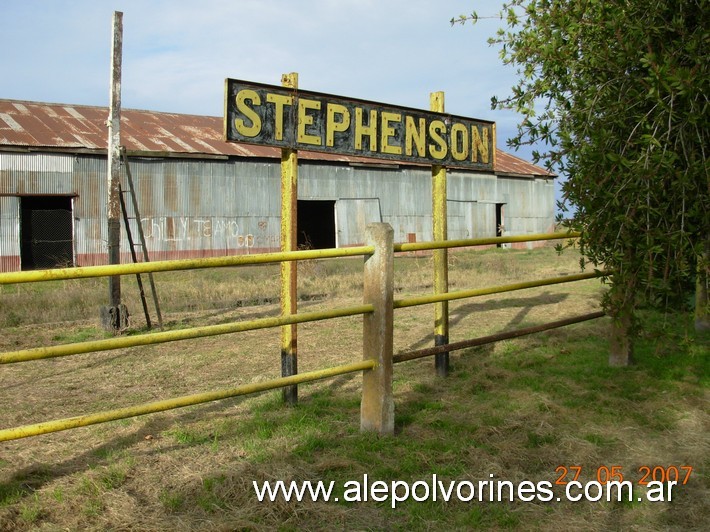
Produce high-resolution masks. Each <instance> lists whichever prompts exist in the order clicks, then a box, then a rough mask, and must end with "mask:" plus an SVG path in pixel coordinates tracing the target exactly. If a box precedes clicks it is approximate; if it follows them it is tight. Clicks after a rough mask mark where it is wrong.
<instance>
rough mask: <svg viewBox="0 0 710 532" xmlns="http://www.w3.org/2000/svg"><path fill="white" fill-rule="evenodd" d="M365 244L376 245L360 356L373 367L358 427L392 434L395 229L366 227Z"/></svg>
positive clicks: (368, 269)
mask: <svg viewBox="0 0 710 532" xmlns="http://www.w3.org/2000/svg"><path fill="white" fill-rule="evenodd" d="M366 235H367V244H368V245H370V246H374V247H375V251H374V253H373V254H372V255H366V256H365V275H364V302H365V303H366V304H367V303H369V304H371V305H373V306H374V308H375V310H374V312H372V313H371V314H365V316H364V317H363V342H362V347H363V359H365V360H370V359H372V360H375V362H376V366H375V367H374V368H373V369H372V370H369V371H365V372H363V375H362V403H361V405H360V430H361V431H377V432H378V433H379V434H380V435H383V436H384V435H391V434H394V399H393V397H392V351H393V347H392V346H393V338H392V335H393V329H394V326H393V317H394V306H393V299H394V280H393V279H394V250H393V244H394V230H393V229H392V227H391V226H390V225H389V224H385V223H374V224H369V225H368V226H367V232H366Z"/></svg>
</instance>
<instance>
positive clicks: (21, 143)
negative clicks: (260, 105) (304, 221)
mask: <svg viewBox="0 0 710 532" xmlns="http://www.w3.org/2000/svg"><path fill="white" fill-rule="evenodd" d="M107 120H108V108H107V107H95V106H88V105H69V104H57V103H41V102H28V101H21V100H6V99H0V148H7V147H16V148H21V149H22V148H24V149H50V150H60V151H70V152H77V151H78V152H81V151H89V152H105V151H106V146H107V140H108V130H107ZM222 129H223V119H222V118H221V117H214V116H198V115H186V114H177V113H162V112H155V111H141V110H135V109H122V111H121V144H122V145H123V146H125V148H126V150H127V151H128V152H129V153H136V154H142V155H150V154H153V155H156V156H161V155H162V156H169V155H172V156H196V157H199V156H205V155H207V156H216V157H224V156H236V157H261V158H269V159H273V158H280V157H281V150H279V149H278V148H272V147H268V146H257V145H251V144H241V143H233V142H225V141H224V140H223V133H222ZM298 156H299V158H302V159H309V160H319V161H331V162H345V163H369V164H372V163H376V164H383V161H379V160H375V159H371V158H366V157H352V156H346V155H334V154H326V153H316V152H306V151H303V150H299V152H298ZM495 171H496V173H497V174H502V175H515V176H528V177H533V176H540V177H553V174H550V173H549V172H548V171H546V170H545V169H543V168H540V167H539V166H536V165H533V164H531V163H528V162H526V161H524V160H523V159H520V158H518V157H515V156H513V155H511V154H509V153H506V152H504V151H502V150H500V149H497V150H496V167H495Z"/></svg>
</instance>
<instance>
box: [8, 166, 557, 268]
mask: <svg viewBox="0 0 710 532" xmlns="http://www.w3.org/2000/svg"><path fill="white" fill-rule="evenodd" d="M129 164H130V170H131V174H132V176H133V179H134V182H135V187H136V193H137V199H138V205H139V210H140V219H141V224H142V227H143V229H144V231H145V236H146V240H147V245H148V249H149V252H150V256H151V259H152V260H161V259H170V258H179V257H183V258H184V257H195V256H210V255H225V254H238V253H256V252H263V251H269V250H276V249H278V247H279V239H280V235H279V232H280V167H279V161H278V160H273V161H272V160H258V159H255V160H245V159H239V160H235V159H228V160H227V159H214V160H208V159H200V160H198V159H175V158H155V159H146V158H141V159H137V158H136V159H130V162H129ZM106 181H107V168H106V160H105V157H101V156H94V155H79V154H78V155H67V154H39V153H8V152H0V268H2V270H3V271H10V270H17V269H19V267H20V246H19V236H20V235H19V227H20V220H19V217H20V208H19V200H18V196H22V195H67V196H75V199H74V201H73V206H74V212H73V216H74V254H75V258H76V264H77V265H91V264H102V263H105V262H106V255H107V246H106V240H107V228H106V216H105V205H106V193H107V192H106ZM122 184H123V186H124V189H127V181H126V179H125V178H124V179H123V180H122ZM298 196H299V199H302V200H329V201H334V202H335V210H336V212H335V219H336V224H337V226H336V228H335V229H336V235H337V236H336V240H337V244H338V245H340V246H349V245H357V244H360V243H362V241H363V239H364V236H363V235H364V227H365V226H366V225H367V223H370V222H374V221H383V222H387V223H389V224H391V225H392V227H393V228H394V232H395V234H394V238H395V241H398V242H406V241H408V240H410V239H411V237H412V235H414V238H415V239H416V240H417V241H426V240H430V239H431V238H432V226H431V171H430V169H429V168H425V167H422V168H417V167H407V168H397V167H395V166H344V165H338V164H332V163H318V162H313V161H302V162H300V165H299V186H298ZM126 199H127V203H128V212H129V215H130V216H131V217H132V218H135V213H134V212H133V208H132V206H131V202H130V198H128V197H126ZM448 199H449V202H448V210H449V222H448V228H449V238H473V237H479V236H494V235H495V234H496V205H497V204H498V205H504V207H503V209H504V226H505V234H525V233H535V232H545V231H549V230H551V228H552V227H553V224H554V192H553V184H552V180H549V182H546V181H545V180H535V179H522V178H521V179H513V178H501V177H498V178H496V177H495V176H492V175H485V174H472V173H465V172H460V171H451V172H449V177H448ZM137 223H138V222H137V221H136V220H135V219H132V221H131V226H132V231H133V233H134V238H135V240H136V242H137V241H138V234H137V231H136V229H137ZM122 234H123V241H122V243H121V250H122V256H123V260H124V261H128V260H130V258H129V255H128V252H129V250H128V242H127V240H126V237H125V231H122Z"/></svg>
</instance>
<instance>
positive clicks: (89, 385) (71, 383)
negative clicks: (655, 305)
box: [0, 247, 710, 531]
mask: <svg viewBox="0 0 710 532" xmlns="http://www.w3.org/2000/svg"><path fill="white" fill-rule="evenodd" d="M429 267H430V258H429V257H413V256H407V257H401V258H398V259H396V262H395V270H396V272H395V276H396V290H397V294H396V296H395V297H397V298H401V297H406V296H408V295H415V294H424V293H428V292H430V291H431V273H430V270H429ZM577 270H578V257H577V256H575V254H574V253H573V252H572V251H567V252H565V253H564V254H563V255H562V256H557V254H556V253H555V252H554V250H553V249H552V248H549V247H548V248H542V249H538V250H530V251H527V250H496V249H492V250H487V251H460V252H457V253H454V254H452V256H451V258H450V284H451V286H452V289H459V288H473V287H482V286H489V285H493V284H503V283H508V282H514V281H523V280H530V279H535V278H541V277H549V276H555V275H560V274H564V273H574V272H576V271H577ZM299 271H300V279H299V293H300V294H301V298H302V301H301V303H300V309H301V310H315V309H325V308H335V307H343V306H348V305H352V304H356V303H359V302H360V300H361V297H362V296H361V292H360V290H361V286H362V273H361V272H362V261H361V260H359V259H344V260H334V261H327V262H316V261H311V262H307V263H303V264H301V265H300V266H299ZM124 279H125V281H124V297H125V298H126V300H127V301H126V302H127V304H128V306H129V309H130V310H131V312H132V313H133V319H132V326H131V330H129V331H127V332H126V334H133V333H135V332H136V331H141V330H142V328H143V327H144V325H145V324H144V322H143V321H142V319H141V316H140V304H139V302H138V300H137V293H136V290H135V282H134V281H133V280H132V279H130V278H127V277H126V278H124ZM156 283H157V286H158V291H159V295H160V298H161V302H162V305H163V313H164V317H165V323H166V328H169V329H178V328H183V327H188V326H195V325H205V324H215V323H225V322H229V321H233V320H246V319H253V318H256V317H261V316H270V315H277V314H278V304H277V297H278V288H279V280H278V269H277V268H273V267H254V268H241V269H222V270H212V271H199V272H198V271H195V272H181V273H177V274H170V275H166V274H159V275H156ZM0 288H2V289H1V290H0V326H1V327H2V332H3V334H2V337H1V338H0V351H12V350H17V349H22V348H26V347H34V346H39V345H52V344H60V343H67V342H77V341H84V340H88V339H95V338H102V337H104V336H105V333H103V332H102V331H101V330H100V328H99V327H98V307H99V306H100V305H102V304H105V302H104V298H105V297H106V293H107V288H106V285H105V280H84V281H69V282H64V283H44V284H35V285H27V286H24V285H17V286H6V287H0ZM603 290H604V288H603V286H602V285H601V284H600V283H599V282H598V281H596V280H590V281H582V282H577V283H570V284H564V285H558V286H554V287H544V288H537V289H529V290H524V291H519V292H512V293H508V294H502V295H500V296H487V297H482V298H476V299H470V300H463V301H460V302H456V303H451V305H450V315H451V341H458V340H463V339H466V338H471V337H474V336H480V335H484V334H490V333H492V332H495V331H499V330H504V329H511V328H518V327H524V326H528V325H535V324H540V323H543V322H545V321H550V320H552V319H558V318H561V317H565V316H569V315H574V314H582V313H586V312H590V311H593V310H596V309H597V308H598V301H599V297H600V294H601V293H602V291H603ZM641 317H642V320H643V323H644V325H645V326H646V328H645V332H644V333H643V334H642V335H641V337H640V338H639V341H638V345H637V356H636V364H635V365H634V366H633V367H629V368H623V369H613V368H609V367H608V365H607V348H608V345H607V343H608V341H607V331H608V326H609V322H608V320H607V319H600V320H595V321H592V322H586V323H582V324H578V325H573V326H570V327H566V328H563V329H557V330H554V331H550V332H546V333H541V334H538V335H534V336H529V337H525V338H521V339H517V340H511V341H504V342H499V343H497V344H495V345H491V346H486V347H482V348H474V349H468V350H464V351H458V352H456V353H454V354H452V355H451V365H452V370H451V374H450V376H449V377H448V378H445V379H442V378H439V377H436V375H435V373H434V371H433V360H431V359H423V360H419V361H412V362H407V363H402V364H398V365H396V366H395V377H394V379H395V382H394V392H395V424H396V435H395V436H393V437H385V438H381V437H377V436H374V435H372V434H363V433H360V431H359V388H360V381H361V379H360V376H359V375H357V374H355V375H349V376H341V377H338V378H335V379H331V380H326V381H322V382H318V383H314V384H310V385H303V386H301V387H300V390H299V396H300V401H299V405H298V406H296V407H285V406H283V405H282V403H281V394H280V392H278V391H274V392H268V393H264V394H261V395H256V396H249V397H243V398H235V399H229V400H223V401H219V402H215V403H209V404H205V405H201V406H195V407H190V408H185V409H180V410H173V411H170V412H166V413H162V414H153V415H149V416H144V417H140V418H134V419H128V420H122V421H116V422H112V423H108V424H104V425H94V426H91V427H86V428H82V429H76V430H71V431H64V432H59V433H55V434H49V435H45V436H39V437H34V438H28V439H23V440H17V441H11V442H5V443H0V530H3V531H4V530H273V529H280V530H301V529H303V530H332V529H336V530H466V529H475V528H480V529H521V530H537V529H550V530H563V529H564V530H568V529H575V530H602V529H604V530H607V529H613V530H621V529H623V530H634V529H638V530H641V529H643V530H705V529H707V523H708V522H709V520H710V478H708V466H710V436H708V434H710V412H709V409H708V385H709V376H710V371H708V370H709V362H708V358H709V357H708V352H709V351H710V339H708V337H707V336H704V337H700V336H696V334H695V333H694V332H693V330H692V320H691V317H690V316H688V315H684V314H671V313H668V314H663V313H659V312H656V311H651V310H645V311H642V316H641ZM432 322H433V309H432V308H431V307H430V306H423V307H413V308H409V309H402V310H398V311H397V312H396V313H395V352H401V351H407V350H411V349H417V348H421V347H426V346H429V345H431V344H432V328H433V323H432ZM361 343H362V319H361V318H359V317H353V318H341V319H338V320H335V321H328V322H315V323H310V324H304V325H302V326H299V370H300V371H301V372H305V371H310V370H315V369H319V368H324V367H329V366H333V365H337V364H344V363H347V362H350V361H354V360H359V359H360V358H361V357H362V353H361ZM279 372H280V355H279V335H278V331H275V330H265V331H252V332H247V333H241V334H237V335H226V336H219V337H211V338H203V339H200V340H191V341H186V342H180V343H169V344H161V345H155V346H149V347H141V348H131V349H124V350H116V351H109V352H104V353H94V354H89V355H77V356H72V357H63V358H57V359H52V360H45V361H35V362H27V363H21V364H12V365H5V366H2V367H0V393H1V394H2V395H1V397H2V408H0V428H9V427H14V426H17V425H22V424H27V423H34V422H40V421H46V420H50V419H57V418H63V417H69V416H74V415H80V414H85V413H90V412H95V411H98V410H104V409H111V408H118V407H122V406H129V405H134V404H138V403H141V402H145V401H153V400H158V399H164V398H169V397H176V396H180V395H186V394H190V393H196V392H201V391H209V390H216V389H220V388H228V387H234V386H236V385H239V384H243V383H250V382H258V381H262V380H266V379H270V378H273V377H278V376H279ZM613 466H616V467H617V469H615V471H617V472H622V473H623V475H624V478H625V479H626V480H630V481H632V482H633V483H634V497H633V501H631V502H606V501H599V502H583V501H580V502H567V501H564V500H562V501H559V502H558V501H556V499H554V500H553V501H550V502H541V501H539V500H534V501H531V502H523V501H520V500H515V501H513V502H510V501H505V502H488V501H483V502H479V501H478V500H475V499H474V500H473V501H470V502H462V501H459V500H450V501H448V502H446V501H443V500H441V498H439V499H438V500H436V501H433V500H427V501H422V502H417V501H415V500H411V499H410V500H408V501H406V502H400V503H399V504H397V506H396V508H392V501H391V500H387V501H383V502H376V501H373V500H368V501H366V502H365V501H361V502H347V501H344V500H343V499H344V498H345V497H344V495H345V489H346V486H348V484H347V483H348V482H349V481H354V480H357V481H362V480H363V478H364V476H365V475H367V477H368V479H370V482H371V483H372V482H374V481H384V482H386V483H390V482H392V481H395V480H401V481H406V482H409V483H410V485H411V484H413V483H415V482H417V481H425V482H431V479H432V475H434V474H436V475H437V478H438V479H439V480H441V481H442V482H444V483H445V484H446V485H448V483H449V482H451V481H457V482H458V481H471V482H473V483H474V484H476V483H477V482H478V481H479V480H490V479H491V478H494V479H496V480H508V481H511V482H515V483H520V482H522V481H524V480H528V481H532V482H533V483H538V482H542V481H549V482H551V483H552V484H553V486H554V489H553V491H554V495H555V496H560V497H561V498H563V497H562V495H563V486H562V485H555V481H556V480H558V479H560V477H561V476H562V477H563V478H561V479H560V481H562V480H571V479H572V474H573V472H575V471H577V469H576V468H577V467H579V468H581V474H580V477H579V480H580V481H583V482H586V481H590V480H597V475H598V474H599V475H603V474H605V473H606V471H607V469H605V468H608V470H609V471H611V468H612V467H613ZM656 466H660V467H662V468H663V470H664V471H669V472H670V471H674V470H673V469H672V467H673V466H674V467H677V468H679V471H681V472H687V471H688V469H687V468H686V469H682V468H683V467H684V466H687V467H692V468H693V470H692V473H691V474H690V477H689V479H688V481H687V483H686V484H684V485H681V486H678V487H677V488H676V489H675V490H674V492H673V500H672V502H656V503H651V502H648V501H643V502H638V500H637V496H641V495H643V493H644V492H645V491H646V488H644V487H643V486H641V485H640V484H639V480H641V479H642V477H643V475H644V472H645V469H644V468H645V467H648V468H650V469H653V468H654V467H656ZM561 468H567V471H568V473H569V474H568V475H566V476H565V475H563V474H564V473H565V470H564V469H561ZM491 475H493V477H491ZM267 480H268V481H275V480H284V481H291V480H296V481H306V480H309V481H312V482H315V481H318V480H322V481H325V482H330V481H333V482H334V486H335V487H334V493H333V496H338V497H339V498H340V501H339V502H324V501H317V502H313V501H310V500H303V501H302V502H295V501H291V502H286V501H284V500H283V498H282V499H281V500H278V501H276V502H259V501H258V500H257V497H256V494H255V491H254V489H253V486H252V482H253V481H257V482H258V483H259V484H260V485H261V484H262V483H263V482H264V481H267ZM681 480H682V479H681ZM420 487H421V486H420Z"/></svg>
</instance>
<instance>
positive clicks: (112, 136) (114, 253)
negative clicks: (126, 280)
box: [101, 11, 128, 333]
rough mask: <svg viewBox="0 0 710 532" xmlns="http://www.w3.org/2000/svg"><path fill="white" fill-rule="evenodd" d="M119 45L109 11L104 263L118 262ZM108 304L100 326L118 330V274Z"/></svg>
mask: <svg viewBox="0 0 710 532" xmlns="http://www.w3.org/2000/svg"><path fill="white" fill-rule="evenodd" d="M122 48H123V13H121V12H120V11H114V13H113V39H112V41H111V90H110V102H109V116H108V164H107V166H108V202H107V207H106V214H107V219H108V263H109V264H120V263H121V249H120V244H121V201H120V178H121V59H122ZM108 290H109V304H108V307H104V308H102V309H101V323H102V325H103V327H104V329H106V330H108V331H112V332H114V333H118V332H120V331H121V330H122V329H124V328H125V327H126V326H127V325H128V312H127V310H126V307H125V305H123V304H121V277H120V276H119V275H114V276H112V277H109V280H108Z"/></svg>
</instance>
